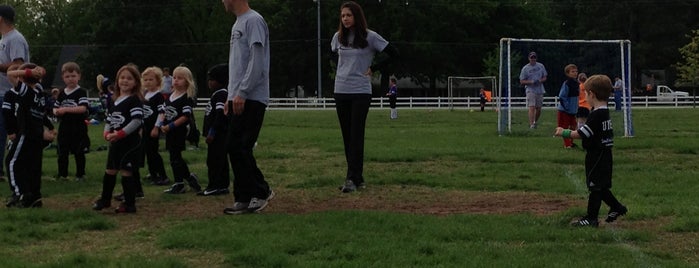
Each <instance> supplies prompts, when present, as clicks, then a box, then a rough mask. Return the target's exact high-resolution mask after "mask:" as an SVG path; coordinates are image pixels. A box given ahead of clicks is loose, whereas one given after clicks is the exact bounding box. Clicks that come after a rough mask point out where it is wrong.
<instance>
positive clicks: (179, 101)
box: [158, 93, 194, 125]
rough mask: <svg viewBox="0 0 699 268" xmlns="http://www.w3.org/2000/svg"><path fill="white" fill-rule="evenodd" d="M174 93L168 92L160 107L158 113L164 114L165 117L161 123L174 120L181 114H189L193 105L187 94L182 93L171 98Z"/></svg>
mask: <svg viewBox="0 0 699 268" xmlns="http://www.w3.org/2000/svg"><path fill="white" fill-rule="evenodd" d="M174 95H175V93H173V94H170V97H169V98H167V99H165V102H163V104H162V105H160V108H159V109H158V112H159V113H164V114H165V119H164V120H163V125H167V124H169V123H172V122H175V120H177V119H178V118H180V117H182V116H187V117H189V116H191V115H192V107H193V106H194V101H193V100H192V99H190V98H189V97H188V96H187V94H182V95H180V96H178V97H176V98H173V97H174Z"/></svg>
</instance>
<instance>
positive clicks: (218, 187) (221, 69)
mask: <svg viewBox="0 0 699 268" xmlns="http://www.w3.org/2000/svg"><path fill="white" fill-rule="evenodd" d="M207 77H208V79H207V80H208V86H209V89H210V90H211V91H212V92H213V93H212V94H211V98H210V99H209V102H208V103H207V105H206V110H205V111H204V124H203V125H202V128H201V129H202V130H203V133H202V135H203V136H204V137H205V138H206V144H208V146H207V147H208V149H207V152H206V167H207V168H208V170H209V174H208V175H209V185H207V186H206V188H205V189H204V191H202V192H199V195H202V196H211V195H222V194H228V193H229V190H228V187H229V186H230V184H231V178H230V175H229V170H230V168H229V163H228V152H227V151H226V133H227V132H228V118H226V114H225V113H224V112H223V110H224V108H223V107H224V106H225V105H226V100H227V99H228V90H227V89H226V87H227V86H228V64H219V65H216V66H214V67H211V69H209V72H208V73H207Z"/></svg>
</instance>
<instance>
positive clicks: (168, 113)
mask: <svg viewBox="0 0 699 268" xmlns="http://www.w3.org/2000/svg"><path fill="white" fill-rule="evenodd" d="M177 115H178V113H177V108H175V107H172V106H165V120H168V121H171V120H173V119H175V118H177Z"/></svg>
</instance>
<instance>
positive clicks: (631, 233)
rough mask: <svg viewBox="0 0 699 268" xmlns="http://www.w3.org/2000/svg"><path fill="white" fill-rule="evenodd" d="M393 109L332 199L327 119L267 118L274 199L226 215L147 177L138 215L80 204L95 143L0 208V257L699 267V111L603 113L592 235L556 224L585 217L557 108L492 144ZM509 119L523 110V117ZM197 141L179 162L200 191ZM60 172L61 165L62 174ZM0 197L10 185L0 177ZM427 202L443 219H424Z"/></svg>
mask: <svg viewBox="0 0 699 268" xmlns="http://www.w3.org/2000/svg"><path fill="white" fill-rule="evenodd" d="M399 113H400V118H399V119H398V120H388V111H387V110H377V109H374V110H371V112H370V114H369V118H368V120H367V131H366V152H365V159H366V161H365V168H364V170H365V171H364V172H365V178H366V180H367V183H368V189H366V190H364V191H360V192H358V193H353V194H349V195H343V194H340V193H338V191H337V188H336V187H337V186H338V185H340V184H341V183H342V180H343V177H344V174H345V165H346V164H345V162H344V154H343V148H342V142H341V137H340V131H339V126H338V123H337V118H336V115H335V112H334V111H332V110H328V111H278V110H271V111H268V112H267V115H266V117H265V125H264V127H263V129H262V133H261V135H260V138H259V140H258V142H259V145H258V147H257V148H256V149H255V154H256V157H257V160H258V165H259V166H260V168H261V169H262V171H263V173H264V174H265V175H266V177H267V179H268V181H269V182H270V185H271V186H272V187H274V189H275V191H276V192H277V198H275V199H274V200H273V201H272V203H271V204H270V207H269V208H268V209H267V210H266V211H265V212H264V213H262V214H256V215H242V216H227V215H224V214H222V213H221V210H222V208H223V207H224V206H225V205H228V204H230V203H232V196H230V195H229V196H223V197H205V198H203V197H197V196H194V195H193V194H191V193H188V194H186V195H178V196H169V195H163V194H162V193H161V191H162V189H163V188H162V187H153V186H144V187H145V190H146V199H144V200H140V201H138V206H139V212H138V213H137V214H136V215H114V214H113V213H112V212H110V211H106V212H94V211H91V210H90V205H91V202H92V201H93V200H94V198H95V197H96V196H97V195H98V194H99V192H100V190H101V177H102V174H103V172H104V162H105V159H106V152H104V151H102V152H91V153H89V154H88V156H87V157H88V168H87V177H88V180H87V181H85V182H82V183H77V182H66V181H48V180H44V181H43V188H42V190H43V193H44V196H45V198H44V199H45V201H44V203H45V207H44V208H42V209H25V210H20V209H0V248H2V249H3V250H2V251H0V266H1V267H95V266H100V267H197V266H199V267H215V266H221V267H348V266H349V267H369V266H373V267H542V266H547V267H571V266H581V265H582V266H589V265H595V266H600V267H612V266H614V267H693V266H698V265H699V257H697V256H696V249H697V248H699V207H698V206H697V204H699V195H697V194H696V193H697V192H699V185H698V184H697V181H696V178H698V177H699V156H698V152H699V139H697V138H696V137H697V136H698V134H699V130H698V129H697V128H696V124H695V123H694V122H696V118H697V117H699V110H696V109H638V110H634V124H635V131H636V133H635V134H636V135H635V137H633V138H623V137H622V136H623V131H622V129H623V123H622V122H621V116H620V114H616V113H614V114H613V119H614V124H615V125H614V127H615V134H616V136H617V138H616V139H615V149H614V164H615V165H614V188H613V189H612V191H613V192H614V193H615V195H616V196H617V197H618V198H619V199H620V201H621V202H623V203H624V204H626V205H627V206H628V207H629V209H630V211H629V214H628V215H627V216H625V217H622V218H621V219H620V220H619V222H617V223H615V224H612V225H602V226H600V228H598V229H574V228H571V227H569V225H568V223H569V221H570V220H571V219H573V218H576V217H578V216H580V215H582V214H583V213H584V211H585V208H584V206H585V200H586V197H587V192H586V189H585V186H584V175H583V173H584V166H583V160H584V152H583V151H582V150H565V149H563V148H562V147H563V146H562V141H561V140H560V139H558V138H552V137H551V134H552V133H553V129H554V128H555V113H554V112H553V110H545V111H544V114H543V115H542V118H541V120H540V122H541V123H540V126H539V128H538V129H536V130H528V129H527V126H526V124H522V123H517V122H518V121H515V122H514V123H515V124H513V129H514V133H513V134H512V135H507V136H501V137H500V136H498V135H497V125H496V121H497V115H496V113H494V112H492V111H490V112H486V113H480V112H473V113H470V112H464V111H453V112H450V111H446V110H435V111H429V110H400V111H399ZM516 113H517V114H516V117H515V118H523V117H524V115H523V114H524V113H526V112H525V111H516ZM198 122H201V120H199V121H198ZM90 131H91V132H90V134H91V137H92V145H93V148H96V147H97V146H99V145H101V144H103V143H104V142H103V141H102V139H101V138H100V136H101V127H100V126H91V127H90ZM577 143H578V144H579V143H580V142H579V141H577ZM202 147H203V149H202V150H198V151H186V152H185V153H184V158H185V159H187V161H188V162H189V164H190V168H191V169H192V170H193V171H194V172H196V173H198V174H199V175H200V178H201V179H202V183H203V184H204V185H206V183H207V179H206V164H205V163H206V153H205V145H202ZM162 155H163V157H164V158H165V159H166V160H167V153H165V152H163V153H162ZM55 163H56V154H55V151H46V153H45V155H44V165H43V173H44V175H45V176H48V177H50V176H54V175H55V174H56V164H55ZM72 165H73V159H71V167H70V171H71V172H73V171H74V167H73V166H72ZM167 170H168V172H170V171H169V167H167ZM142 173H143V174H144V175H145V173H146V172H143V171H142ZM115 191H117V192H119V191H120V186H119V185H117V190H115ZM503 193H524V194H522V195H512V196H524V197H527V196H534V195H536V194H543V195H547V196H552V197H555V198H559V199H561V200H569V201H570V202H572V203H574V204H576V205H570V206H569V207H563V208H561V209H560V210H557V211H553V212H551V213H544V214H536V213H531V212H528V211H527V210H524V209H523V210H522V211H521V212H518V211H503V212H498V209H499V208H498V205H497V204H500V203H499V202H500V201H502V200H498V197H504V196H507V195H505V194H503ZM0 194H2V195H3V197H6V196H7V195H8V194H9V190H8V186H7V183H2V184H1V186H0ZM488 194H492V196H493V198H491V199H492V202H490V201H491V200H489V199H485V200H486V201H484V202H481V203H478V204H480V205H488V204H491V203H492V204H491V206H492V210H493V212H492V213H475V212H473V211H475V210H471V209H470V208H469V207H464V206H469V205H472V204H474V203H469V202H467V201H468V200H467V199H469V198H476V197H480V196H487V195H488ZM514 201H515V202H514V203H518V202H517V201H518V200H514ZM527 201H531V200H521V202H519V203H527ZM383 204H387V205H383ZM509 204H511V203H509ZM566 204H567V203H566ZM392 207H393V208H395V209H391V208H392ZM432 207H439V208H441V209H442V210H445V211H448V212H447V213H430V211H429V208H432ZM606 211H607V208H606V207H605V206H603V208H602V214H603V213H606ZM602 214H601V215H600V216H601V218H602V216H603V215H602Z"/></svg>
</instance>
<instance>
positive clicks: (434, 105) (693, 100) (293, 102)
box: [90, 96, 699, 110]
mask: <svg viewBox="0 0 699 268" xmlns="http://www.w3.org/2000/svg"><path fill="white" fill-rule="evenodd" d="M90 101H98V99H96V98H90ZM208 101H209V98H198V99H197V107H196V109H197V110H200V109H204V108H205V107H206V104H207V102H208ZM479 101H480V100H479V98H477V97H455V98H453V102H452V103H451V104H453V106H454V109H457V110H459V109H478V108H480V102H479ZM525 101H526V98H525V97H512V107H513V108H515V109H524V108H526V105H525ZM557 102H558V98H557V97H544V108H552V107H556V103H557ZM697 102H699V97H696V96H689V97H684V98H683V97H680V98H676V99H668V100H665V99H664V100H658V98H657V97H653V96H638V97H633V100H632V106H633V107H638V108H673V107H684V108H696V107H697ZM449 104H450V102H449V98H448V97H399V98H398V101H397V102H396V105H397V106H398V108H411V109H449V108H450V106H449ZM495 104H496V99H495V98H493V100H492V101H491V102H488V103H487V104H486V105H487V107H489V108H490V107H495ZM388 105H389V103H388V98H385V97H379V98H373V99H372V102H371V107H372V108H388ZM609 105H610V106H614V99H613V98H610V99H609ZM268 109H272V110H323V109H335V99H333V98H271V99H270V102H269V108H268Z"/></svg>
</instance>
